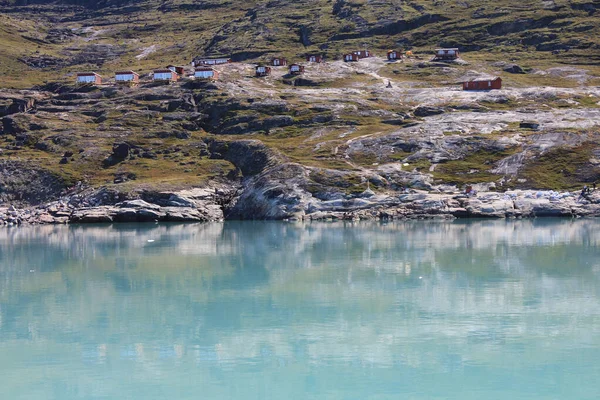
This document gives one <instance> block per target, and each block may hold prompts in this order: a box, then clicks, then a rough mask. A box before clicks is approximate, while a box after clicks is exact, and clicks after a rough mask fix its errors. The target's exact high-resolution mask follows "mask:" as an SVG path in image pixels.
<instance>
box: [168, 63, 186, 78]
mask: <svg viewBox="0 0 600 400" xmlns="http://www.w3.org/2000/svg"><path fill="white" fill-rule="evenodd" d="M167 69H170V70H171V71H173V72H175V73H176V74H177V75H179V76H183V75H184V74H185V68H184V67H179V66H177V65H167Z"/></svg>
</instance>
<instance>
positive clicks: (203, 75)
mask: <svg viewBox="0 0 600 400" xmlns="http://www.w3.org/2000/svg"><path fill="white" fill-rule="evenodd" d="M194 79H199V80H211V81H216V80H218V79H219V71H215V70H214V69H212V68H207V67H197V68H196V70H195V71H194Z"/></svg>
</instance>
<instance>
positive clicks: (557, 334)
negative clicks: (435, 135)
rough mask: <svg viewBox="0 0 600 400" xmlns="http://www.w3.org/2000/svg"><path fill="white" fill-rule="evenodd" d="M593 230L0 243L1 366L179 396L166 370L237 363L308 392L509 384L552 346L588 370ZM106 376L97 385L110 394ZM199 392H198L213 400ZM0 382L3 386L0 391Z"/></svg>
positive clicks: (547, 357) (137, 230)
mask: <svg viewBox="0 0 600 400" xmlns="http://www.w3.org/2000/svg"><path fill="white" fill-rule="evenodd" d="M599 227H600V221H596V220H577V221H564V220H560V221H559V220H544V221H538V220H535V221H515V222H510V221H508V222H507V221H474V222H462V221H461V222H444V223H429V222H406V223H393V224H392V223H390V224H376V223H368V224H367V223H364V224H363V223H357V224H352V223H347V224H343V223H335V224H306V225H304V224H285V223H252V222H244V223H227V224H224V225H222V224H208V225H135V226H112V227H101V226H95V227H38V228H31V229H15V230H0V351H2V349H8V348H11V347H17V346H18V347H19V348H22V349H23V351H22V352H20V353H17V352H14V354H13V353H10V352H3V354H2V355H3V359H4V360H13V361H14V360H17V359H19V360H21V361H20V362H24V363H25V364H23V365H24V368H25V366H27V368H28V369H27V371H28V374H24V375H31V376H35V375H36V368H37V372H38V373H39V374H41V373H42V367H40V366H39V365H38V364H35V363H36V362H37V361H36V360H38V359H39V356H40V352H41V351H42V350H44V349H45V350H44V351H52V352H53V353H56V354H62V355H63V356H64V357H67V358H69V359H76V360H84V361H81V362H85V363H89V364H90V365H91V367H89V368H88V369H89V370H87V369H86V370H85V372H84V374H85V375H86V376H87V377H88V378H89V379H93V376H94V374H103V373H104V372H103V371H104V370H103V368H104V367H103V366H106V365H113V364H118V363H119V362H122V361H123V360H128V362H130V363H133V364H135V365H138V366H139V368H140V371H138V374H136V375H134V376H132V377H131V379H132V380H133V381H134V382H137V383H139V384H144V385H145V384H149V383H150V382H151V381H152V379H151V376H157V375H160V376H161V377H169V379H172V380H173V381H178V382H180V384H181V385H182V387H184V388H185V387H186V385H189V384H190V383H189V382H190V381H189V380H186V379H184V378H182V377H181V376H178V375H177V374H176V372H179V373H181V374H185V373H187V372H186V371H188V370H189V368H193V369H195V370H196V371H197V373H199V374H202V376H204V378H206V379H208V377H213V378H214V377H215V374H216V375H217V376H218V375H219V373H220V372H219V371H221V372H222V371H224V370H227V369H228V368H229V369H232V368H233V369H235V368H242V369H243V368H245V367H246V366H249V365H254V366H256V365H258V366H262V369H263V375H264V376H274V375H276V371H277V370H278V369H281V368H292V369H295V370H296V371H298V373H300V374H304V375H305V376H306V379H314V380H315V382H316V383H315V384H317V385H318V384H322V385H325V386H326V383H324V382H323V381H321V380H320V378H319V376H322V377H325V376H328V374H329V376H330V377H331V378H332V379H333V378H335V376H334V375H331V374H332V371H331V369H329V367H331V366H335V368H334V369H338V370H341V371H345V373H347V374H348V375H347V376H348V379H347V380H348V382H347V385H349V387H351V386H352V384H353V382H352V379H351V377H352V376H353V374H355V373H356V372H355V367H356V366H358V367H360V368H363V367H364V368H367V367H369V368H371V367H373V368H386V369H391V370H397V372H398V373H401V374H402V373H403V374H407V375H406V376H409V377H411V379H413V380H414V384H417V383H418V382H422V379H420V378H419V376H420V374H419V371H421V372H422V371H425V370H427V369H434V370H437V371H439V372H440V373H442V372H444V371H446V372H448V371H450V372H452V371H464V370H465V369H468V368H474V366H478V368H484V367H485V368H487V367H490V368H491V367H493V366H497V365H513V364H514V365H517V366H518V367H515V368H517V369H516V370H515V371H516V372H515V374H516V376H517V378H516V379H520V378H518V377H519V376H521V375H523V374H525V375H526V374H527V371H528V368H531V367H535V366H540V365H544V364H548V363H553V362H557V360H559V359H560V357H562V356H564V354H563V353H561V351H558V350H556V349H557V348H562V349H570V351H572V352H576V353H577V354H578V357H580V359H583V360H591V359H592V358H593V357H594V355H598V351H597V350H596V349H597V348H599V347H600V339H599V337H598V336H597V335H594V334H593V333H594V332H597V331H598V329H600V325H599V323H600V275H599V274H600V261H599V260H600V258H599V257H598V250H597V249H598V244H599V243H598V242H599V240H600V233H598V232H600V231H599V229H598V228H599ZM148 240H154V242H148ZM585 349H588V350H589V349H592V351H587V350H586V351H584V350H585ZM525 352H527V354H528V356H527V362H526V363H520V361H521V359H522V357H523V354H524V353H525ZM6 357H8V358H6ZM57 357H59V358H60V357H62V356H57ZM23 359H24V360H25V361H22V360H23ZM5 362H6V361H5ZM14 362H16V361H14ZM65 362H66V361H65ZM77 362H79V361H77ZM28 363H29V364H28ZM30 364H33V366H32V365H30ZM0 366H2V361H0ZM86 368H87V367H86ZM123 368H125V367H123ZM577 368H578V367H577V366H576V367H574V370H577ZM142 371H145V372H144V373H142ZM315 371H320V372H319V373H318V374H316V375H314V374H315ZM21 372H22V371H21ZM39 374H38V376H39ZM55 374H56V375H57V376H58V377H59V379H68V378H67V377H66V376H67V374H68V372H66V371H65V372H63V373H61V372H55ZM263 375H261V376H263ZM309 377H311V378H309ZM13 378H14V376H13ZM113 378H114V377H113ZM19 379H20V381H21V382H24V383H23V384H26V383H27V378H23V377H20V378H19ZM19 379H16V378H15V382H17V381H19ZM115 379H116V380H117V381H118V382H116V383H115V384H114V385H112V386H110V387H111V388H121V389H122V390H124V391H125V393H126V392H127V390H128V389H127V387H126V385H125V383H124V382H121V381H119V378H118V375H117V378H115ZM214 379H216V381H215V380H214ZM214 379H212V380H210V383H207V387H206V393H209V394H212V398H228V397H229V394H230V392H226V391H223V389H222V388H221V387H220V386H219V385H218V384H216V383H215V382H217V381H218V379H217V378H214ZM377 379H379V380H380V381H381V382H382V383H383V384H389V383H391V382H394V379H395V378H394V374H386V373H383V374H381V375H378V378H377ZM475 381H476V380H475ZM475 381H474V382H475ZM252 382H253V380H252V379H248V380H247V381H245V383H246V384H247V385H251V384H252ZM319 382H320V383H319ZM301 383H302V382H298V383H297V384H298V385H299V386H301ZM422 383H423V382H422ZM4 384H7V385H13V386H11V387H14V385H16V383H14V382H9V381H6V379H3V378H0V385H4ZM242 384H243V380H242V381H240V382H238V383H236V385H235V388H238V389H239V388H241V386H238V385H242ZM409 386H410V384H409ZM32 390H33V389H32ZM114 390H116V389H114ZM182 390H184V389H182ZM232 390H233V389H232ZM298 390H301V389H300V387H299V388H298ZM103 393H104V395H105V396H108V397H111V396H112V397H114V396H115V393H117V392H116V391H113V389H109V388H107V389H104V392H103ZM279 394H280V397H281V396H283V397H285V396H284V395H285V393H279ZM149 396H150V397H149V398H153V397H152V393H150V394H149ZM350 396H351V395H350ZM34 397H35V396H33V397H32V398H34ZM90 397H93V396H90ZM208 397H211V396H208ZM432 397H433V396H432Z"/></svg>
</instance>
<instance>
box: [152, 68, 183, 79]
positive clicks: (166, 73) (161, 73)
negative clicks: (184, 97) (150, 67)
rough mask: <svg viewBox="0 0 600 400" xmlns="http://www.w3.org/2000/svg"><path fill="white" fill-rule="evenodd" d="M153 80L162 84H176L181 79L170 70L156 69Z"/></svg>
mask: <svg viewBox="0 0 600 400" xmlns="http://www.w3.org/2000/svg"><path fill="white" fill-rule="evenodd" d="M152 79H153V80H155V81H162V82H176V81H177V80H178V79H179V75H178V74H177V73H176V72H175V71H173V70H171V69H169V68H164V69H155V70H154V74H153V75H152Z"/></svg>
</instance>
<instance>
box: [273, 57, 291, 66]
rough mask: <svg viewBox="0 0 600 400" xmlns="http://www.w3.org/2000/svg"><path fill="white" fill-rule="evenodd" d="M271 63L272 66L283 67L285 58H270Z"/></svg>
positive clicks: (285, 61) (285, 63)
mask: <svg viewBox="0 0 600 400" xmlns="http://www.w3.org/2000/svg"><path fill="white" fill-rule="evenodd" d="M271 65H272V66H274V67H284V66H286V65H287V60H286V59H285V58H281V57H275V58H274V59H272V60H271Z"/></svg>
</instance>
